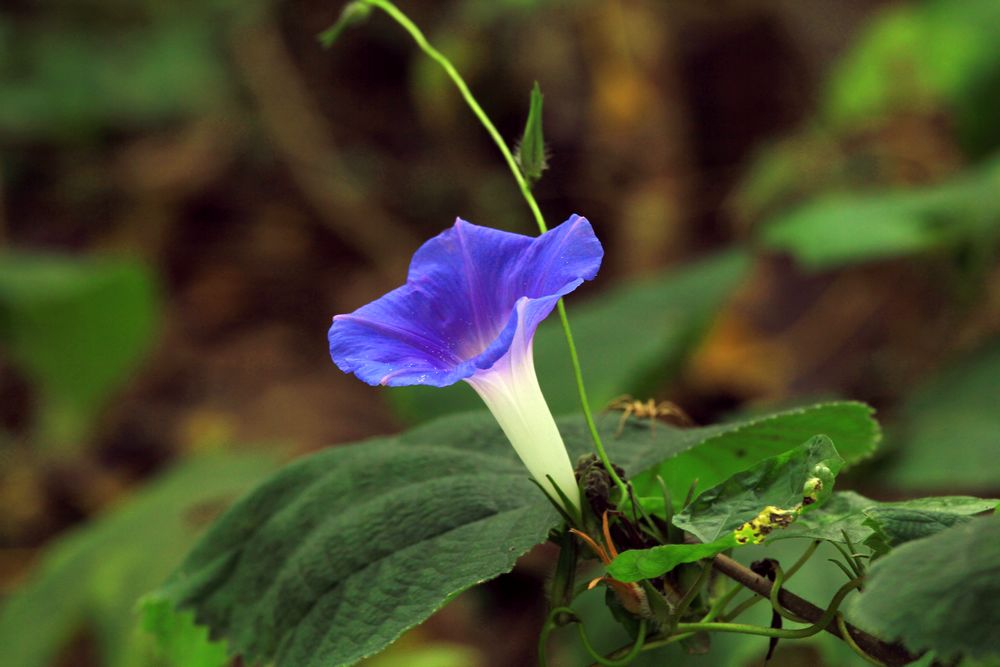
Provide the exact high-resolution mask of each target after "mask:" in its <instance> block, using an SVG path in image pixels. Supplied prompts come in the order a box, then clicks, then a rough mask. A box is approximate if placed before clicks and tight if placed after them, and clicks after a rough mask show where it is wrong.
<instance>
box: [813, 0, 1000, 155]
mask: <svg viewBox="0 0 1000 667" xmlns="http://www.w3.org/2000/svg"><path fill="white" fill-rule="evenodd" d="M998 24H1000V4H998V3H997V2H995V0H924V1H923V2H913V3H907V4H900V5H898V6H894V7H890V8H888V9H886V10H885V11H884V13H883V14H882V15H881V16H878V17H876V18H875V19H874V20H873V21H872V22H871V23H870V24H869V25H868V26H867V28H866V30H865V31H864V34H862V35H861V36H860V37H859V39H858V41H857V43H856V44H855V45H854V47H853V49H852V50H851V51H850V53H848V54H847V55H846V56H845V57H844V58H843V60H841V62H840V63H839V64H838V66H837V67H836V68H835V70H834V72H833V74H832V76H831V79H830V82H829V84H828V86H827V89H826V92H825V100H824V108H823V111H822V116H823V118H824V119H825V120H827V121H828V122H830V123H833V124H835V125H841V126H843V125H851V124H859V123H868V122H871V121H872V119H877V118H879V117H883V116H885V115H888V114H892V113H896V112H899V111H908V110H912V109H914V108H917V109H920V108H928V107H941V108H944V109H946V110H947V111H948V112H949V113H950V114H952V116H953V119H954V122H955V124H956V129H957V130H958V135H959V138H960V140H961V142H962V145H963V147H964V148H965V150H966V151H967V153H968V154H969V155H970V156H971V157H974V158H979V157H983V156H985V155H988V154H990V153H991V152H992V151H993V150H994V149H996V148H998V147H1000V126H998V125H997V123H996V122H995V119H996V115H997V112H998V111H1000V42H998V41H997V39H996V26H997V25H998Z"/></svg>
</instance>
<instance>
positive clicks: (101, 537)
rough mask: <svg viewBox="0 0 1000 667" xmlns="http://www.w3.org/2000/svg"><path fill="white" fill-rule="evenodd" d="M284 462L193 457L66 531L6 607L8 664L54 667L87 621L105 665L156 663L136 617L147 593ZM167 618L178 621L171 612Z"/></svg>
mask: <svg viewBox="0 0 1000 667" xmlns="http://www.w3.org/2000/svg"><path fill="white" fill-rule="evenodd" d="M274 467H275V466H274V462H273V460H272V459H271V458H268V457H263V456H249V455H241V456H235V455H228V456H224V455H211V456H205V457H202V458H198V459H193V460H190V461H188V462H185V463H182V464H180V465H179V466H178V467H177V468H175V469H174V470H172V471H171V472H169V473H167V474H166V475H165V476H164V477H163V478H162V479H159V480H157V481H155V482H153V483H152V484H151V485H150V486H148V487H146V488H145V489H143V490H142V491H140V492H138V493H137V494H136V495H135V496H133V497H132V498H130V499H128V500H127V501H125V502H124V503H123V504H122V505H121V506H120V507H119V508H117V509H114V510H112V511H111V512H110V513H108V514H107V515H105V516H104V517H102V518H99V519H97V520H96V521H95V522H93V523H91V524H89V525H85V526H83V527H82V528H80V529H78V530H76V531H74V532H72V533H71V534H69V535H68V536H66V537H63V538H60V539H59V540H58V541H57V542H55V543H54V544H53V545H52V546H51V547H50V548H49V549H48V550H47V551H46V554H45V557H44V559H43V561H42V562H41V564H40V565H39V567H38V570H37V571H36V572H35V573H34V575H33V576H32V577H31V578H30V579H29V580H28V581H27V582H26V583H25V584H24V585H23V586H22V587H21V588H19V589H17V590H16V591H15V592H14V594H13V595H12V596H11V597H10V598H9V599H7V600H5V601H4V603H3V606H2V607H0V646H2V647H3V649H2V652H3V661H2V662H3V664H4V665H5V666H8V667H47V666H48V665H49V664H51V661H52V659H53V657H54V656H55V655H56V654H57V653H58V652H59V650H60V649H61V648H62V647H63V646H64V645H65V644H66V642H68V641H69V640H70V639H71V638H72V637H73V635H74V634H75V633H76V632H78V631H79V630H81V629H82V628H85V627H86V628H88V629H90V630H91V631H93V632H94V633H95V636H96V639H97V640H98V647H99V649H100V654H101V659H102V661H101V664H102V665H105V666H106V667H147V666H148V665H149V664H151V660H152V659H153V656H154V650H153V646H152V644H153V642H152V640H151V637H150V636H149V635H146V634H145V633H143V632H142V631H141V630H140V629H139V628H138V627H137V624H136V617H135V608H136V604H137V602H138V600H139V598H140V597H141V596H142V595H143V594H144V593H146V592H147V591H148V590H150V589H151V588H153V587H154V586H156V585H157V584H158V583H159V582H161V581H162V580H163V578H164V577H165V576H166V575H167V574H168V573H169V572H170V571H171V570H172V569H173V568H175V567H176V566H177V564H178V563H179V562H180V561H181V559H182V557H183V555H184V553H185V552H186V551H187V550H188V549H190V548H191V545H192V544H193V543H194V540H195V538H196V537H197V536H198V534H199V533H200V532H201V531H202V530H203V529H204V528H205V527H206V526H207V525H208V523H209V522H211V520H212V519H213V518H214V516H215V515H217V514H218V513H220V512H221V511H222V510H223V509H224V508H225V506H226V505H227V504H228V503H229V502H231V501H232V500H235V499H236V498H237V497H238V496H239V495H240V494H241V493H243V492H244V491H245V490H246V489H247V488H249V487H250V486H251V485H252V484H253V483H255V482H256V481H258V480H259V479H261V478H262V477H263V476H264V475H265V474H266V473H267V472H268V471H270V470H273V469H274ZM159 619H160V621H161V622H163V623H169V624H171V625H173V624H175V623H177V621H176V620H170V619H169V617H168V616H167V615H165V612H164V613H163V614H161V615H160V617H159ZM175 629H177V628H175ZM180 629H181V630H183V628H180ZM190 630H191V631H194V628H193V627H191V628H190ZM196 639H197V638H194V639H191V638H189V642H191V641H195V640H196ZM191 650H195V649H194V648H191ZM197 650H198V651H202V650H204V649H197ZM189 655H190V654H189ZM216 655H218V653H216ZM196 664H199V663H195V662H188V663H179V664H178V667H181V665H183V667H192V666H193V665H196ZM200 664H205V663H200ZM218 664H220V663H216V665H218Z"/></svg>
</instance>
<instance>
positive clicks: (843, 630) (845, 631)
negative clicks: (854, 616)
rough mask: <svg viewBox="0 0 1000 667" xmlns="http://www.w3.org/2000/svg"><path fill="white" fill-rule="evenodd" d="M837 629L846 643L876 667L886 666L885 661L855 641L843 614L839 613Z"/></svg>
mask: <svg viewBox="0 0 1000 667" xmlns="http://www.w3.org/2000/svg"><path fill="white" fill-rule="evenodd" d="M837 629H838V630H840V636H841V637H843V638H844V643H845V644H847V645H848V646H850V647H851V650H852V651H854V652H855V653H857V654H858V655H859V656H861V657H862V658H863V659H864V660H865V661H866V662H869V663H871V664H873V665H875V666H876V667H886V664H885V663H884V662H882V661H881V660H877V659H875V658H873V657H872V656H870V655H868V654H867V653H865V651H864V649H862V648H861V647H860V646H858V643H857V642H856V641H854V637H853V636H852V635H851V630H850V628H848V627H847V623H846V622H845V621H844V615H843V614H837Z"/></svg>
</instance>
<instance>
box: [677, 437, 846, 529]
mask: <svg viewBox="0 0 1000 667" xmlns="http://www.w3.org/2000/svg"><path fill="white" fill-rule="evenodd" d="M843 464H844V460H843V459H842V458H841V457H840V455H839V454H837V450H836V449H835V448H834V446H833V443H832V442H831V441H830V439H829V438H827V437H826V436H816V437H814V438H813V439H812V440H810V441H809V442H807V443H805V444H803V445H801V446H799V447H796V448H795V449H792V450H790V451H787V452H785V453H783V454H779V455H778V456H775V457H772V458H769V459H766V460H764V461H762V462H760V463H758V464H757V465H755V466H754V467H753V468H750V469H749V470H746V471H744V472H740V473H737V474H735V475H733V476H732V477H730V478H729V479H728V480H726V481H725V482H723V483H722V484H719V485H718V486H715V487H712V488H711V489H708V490H707V491H705V492H704V493H702V494H701V495H699V496H698V497H697V498H696V499H695V500H694V501H693V502H692V503H691V504H690V505H688V506H687V507H686V508H684V510H683V511H681V512H679V513H678V514H676V515H675V516H674V525H675V526H677V527H678V528H683V529H684V530H686V531H688V532H689V533H691V534H692V535H694V536H695V537H697V538H698V539H700V540H701V541H702V542H704V543H706V544H708V543H711V542H715V541H716V540H719V539H720V538H724V537H725V536H726V535H727V533H729V534H734V538H735V540H736V542H738V543H740V544H747V543H749V542H754V543H757V542H761V541H763V539H764V537H765V536H766V535H768V534H769V533H770V532H771V531H772V530H774V529H775V528H781V527H784V526H786V525H788V523H791V522H792V521H794V520H795V519H796V517H797V516H798V514H799V513H800V512H802V511H803V510H808V509H809V507H810V506H812V505H815V504H818V503H820V502H822V500H823V499H824V496H825V495H826V494H829V493H830V492H831V491H832V486H833V478H834V476H835V475H836V474H837V472H839V471H840V468H841V467H842V466H843Z"/></svg>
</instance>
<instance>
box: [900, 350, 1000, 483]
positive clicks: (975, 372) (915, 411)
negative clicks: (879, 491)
mask: <svg viewBox="0 0 1000 667" xmlns="http://www.w3.org/2000/svg"><path fill="white" fill-rule="evenodd" d="M998 378H1000V340H996V341H994V342H993V343H991V344H990V345H988V346H986V347H985V348H983V349H981V350H979V351H977V352H974V353H972V354H970V355H968V356H966V357H964V358H962V359H960V360H958V361H957V362H955V363H954V364H952V365H951V366H949V367H947V368H946V369H944V370H943V371H941V372H940V373H939V374H938V375H937V376H936V377H934V378H933V379H931V380H930V381H928V382H927V383H926V384H925V385H923V386H922V387H920V388H918V389H917V390H916V391H915V392H914V393H913V394H912V395H911V396H910V397H909V398H908V399H907V400H906V402H905V404H904V405H903V408H902V410H901V411H900V414H899V417H898V419H897V420H896V423H895V424H894V428H893V430H892V431H891V432H890V435H891V442H892V444H893V445H894V450H893V454H894V455H895V458H894V459H892V460H891V461H890V464H889V466H888V467H887V470H886V471H885V473H884V474H883V477H882V479H883V480H884V482H885V483H888V484H892V485H894V486H896V487H898V488H906V489H916V490H924V491H927V490H936V489H940V490H943V491H946V490H953V489H963V490H966V489H968V490H976V489H983V490H987V491H990V490H992V491H995V490H996V489H997V488H1000V471H998V469H997V465H996V461H997V451H1000V410H998V409H997V404H998V399H997V395H998V388H997V387H998Z"/></svg>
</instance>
